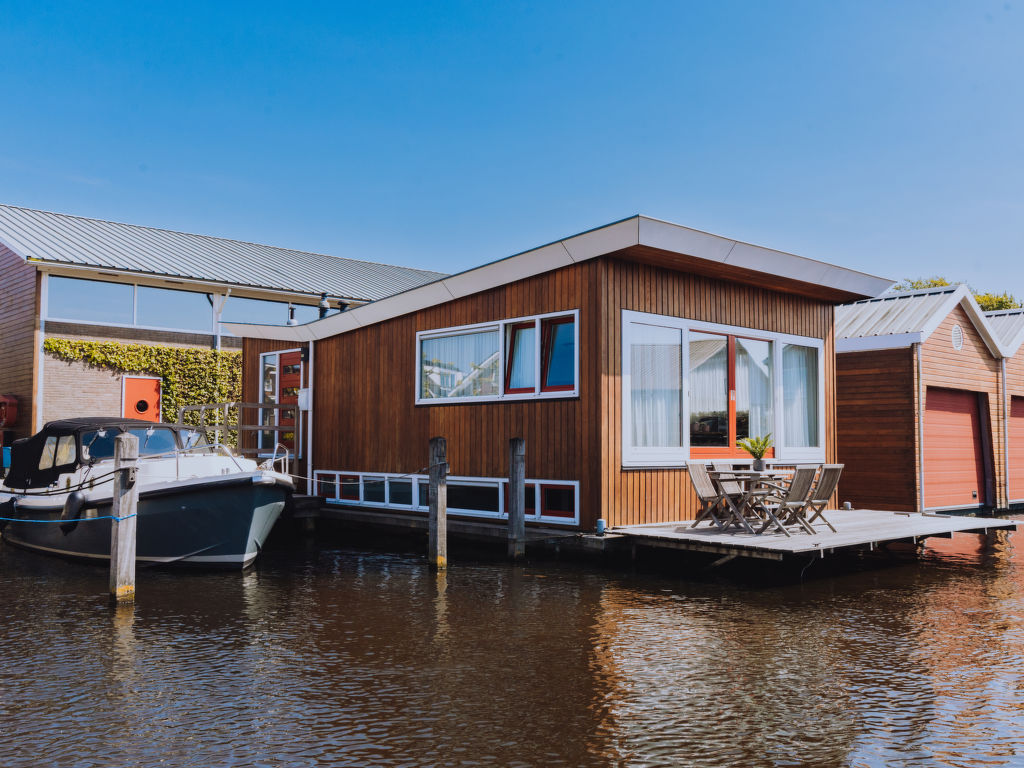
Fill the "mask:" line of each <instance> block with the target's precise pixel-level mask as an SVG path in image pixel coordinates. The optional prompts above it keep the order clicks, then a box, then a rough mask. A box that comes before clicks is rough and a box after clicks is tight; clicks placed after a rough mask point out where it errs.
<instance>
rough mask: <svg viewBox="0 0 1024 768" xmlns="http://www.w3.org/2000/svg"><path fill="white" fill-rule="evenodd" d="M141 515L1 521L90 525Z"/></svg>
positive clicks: (10, 520)
mask: <svg viewBox="0 0 1024 768" xmlns="http://www.w3.org/2000/svg"><path fill="white" fill-rule="evenodd" d="M138 516H139V513H138V512H134V513H132V514H130V515H125V516H124V517H117V516H116V515H103V516H102V517H71V518H68V519H67V520H60V519H57V520H26V519H25V518H23V517H0V520H5V521H7V522H9V523H88V522H89V521H91V520H127V519H128V518H129V517H138Z"/></svg>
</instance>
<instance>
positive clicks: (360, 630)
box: [0, 533, 1024, 768]
mask: <svg viewBox="0 0 1024 768" xmlns="http://www.w3.org/2000/svg"><path fill="white" fill-rule="evenodd" d="M1015 536H1016V537H1017V538H1018V539H1020V540H1021V544H1024V533H1021V534H1015ZM340 541H343V540H339V539H334V540H330V539H325V540H323V541H321V542H320V543H319V544H316V545H314V544H312V543H310V542H308V541H306V542H303V541H301V540H297V541H289V540H287V538H286V537H280V536H279V537H278V539H277V540H276V541H274V546H273V547H271V549H270V550H269V551H268V552H267V553H265V557H264V560H263V561H262V563H261V565H260V567H259V569H258V570H251V571H249V572H247V573H244V574H238V573H213V574H189V573H170V572H157V571H152V570H147V571H143V572H140V576H139V579H138V589H139V595H138V602H137V605H136V606H135V607H134V608H127V609H124V608H122V609H120V610H116V611H115V610H113V609H112V608H111V607H110V606H109V604H108V603H107V598H106V595H105V592H106V572H105V570H103V569H99V568H95V567H90V566H84V565H77V564H71V563H65V562H63V561H60V560H56V559H52V558H48V557H43V556H40V555H37V554H33V553H29V552H23V551H19V550H16V549H12V548H10V547H6V546H0V605H2V606H3V614H2V615H3V622H4V623H3V629H2V631H0V765H2V766H8V767H10V768H15V767H16V766H43V765H57V766H157V765H159V766H204V767H207V766H221V765H226V766H261V765H266V766H311V765H325V766H328V765H329V766H334V765H337V766H378V765H379V766H421V765H423V766H426V765H464V766H618V765H638V766H658V765H673V766H743V767H744V768H747V767H750V766H762V765H764V766H789V765H813V766H845V765H851V766H936V765H938V766H999V765H1007V766H1011V765H1014V766H1020V765H1024V604H1022V600H1024V557H1022V556H1021V555H1020V554H1019V552H1017V551H1015V550H1014V549H1013V541H1012V539H1010V540H1008V539H1007V538H1006V536H1005V534H999V535H997V536H995V537H993V538H990V539H989V540H988V541H987V543H986V542H985V541H984V540H982V539H981V538H979V537H977V536H967V535H958V536H957V538H956V539H954V540H953V541H952V542H940V544H941V545H942V547H943V549H944V550H945V551H939V550H932V551H929V552H927V553H926V554H925V555H924V557H923V558H922V560H921V561H919V562H907V563H897V564H891V565H888V566H886V567H884V568H875V569H870V570H863V569H861V570H857V571H847V572H845V573H840V574H838V575H831V576H823V575H818V576H817V577H816V578H810V579H808V580H806V581H804V582H803V583H800V582H797V581H795V580H793V579H786V580H765V579H763V578H761V577H756V578H755V577H739V578H734V579H732V580H720V581H710V580H707V579H705V580H704V581H694V580H692V579H684V578H682V577H680V576H677V575H675V576H674V575H667V574H650V573H648V574H630V573H623V572H617V571H612V570H608V571H595V570H594V569H592V568H588V567H584V566H579V565H572V564H558V563H537V564H533V565H529V566H526V567H523V568H513V567H509V566H507V565H505V564H504V563H501V562H493V561H485V560H477V561H475V562H474V561H470V560H467V559H466V555H465V554H462V555H461V556H456V557H455V558H453V559H454V560H455V563H454V565H453V567H452V569H451V570H450V571H449V572H448V573H447V575H446V576H445V575H442V576H435V575H433V574H431V573H429V572H428V571H427V569H426V568H425V566H424V561H423V559H421V558H419V557H418V556H417V555H416V554H415V553H408V554H389V553H385V552H381V551H374V550H372V549H366V548H363V549H359V548H355V547H352V546H349V547H346V546H344V545H343V544H342V543H339V542H340ZM951 545H952V546H951ZM1019 549H1024V546H1019ZM817 567H818V566H817V565H816V566H815V568H817ZM809 575H814V572H813V571H812V572H811V573H810V574H809Z"/></svg>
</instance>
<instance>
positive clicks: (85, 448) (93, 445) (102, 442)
mask: <svg viewBox="0 0 1024 768" xmlns="http://www.w3.org/2000/svg"><path fill="white" fill-rule="evenodd" d="M118 434H120V433H119V432H118V431H117V430H116V429H94V430H91V431H89V432H83V433H82V454H81V455H82V461H100V460H101V459H110V458H113V456H114V438H115V437H117V436H118Z"/></svg>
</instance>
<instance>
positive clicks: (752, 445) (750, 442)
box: [736, 432, 774, 472]
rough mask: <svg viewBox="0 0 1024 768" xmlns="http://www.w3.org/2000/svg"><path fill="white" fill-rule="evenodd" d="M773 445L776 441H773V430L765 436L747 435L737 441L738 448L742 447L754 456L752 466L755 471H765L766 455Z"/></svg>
mask: <svg viewBox="0 0 1024 768" xmlns="http://www.w3.org/2000/svg"><path fill="white" fill-rule="evenodd" d="M772 445H774V443H773V442H772V434H771V432H769V433H768V434H767V435H764V436H763V437H745V438H743V439H742V440H740V441H739V442H738V443H736V446H737V447H738V448H742V449H743V450H744V451H746V452H747V453H749V454H750V455H751V456H753V457H754V464H753V467H751V468H752V469H753V470H754V471H755V472H764V456H765V454H766V453H768V451H769V450H770V449H771V447H772Z"/></svg>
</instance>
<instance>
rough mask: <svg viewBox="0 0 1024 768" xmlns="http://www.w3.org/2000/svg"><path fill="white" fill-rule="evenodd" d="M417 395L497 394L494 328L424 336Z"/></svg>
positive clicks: (496, 345) (465, 395)
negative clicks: (425, 337) (430, 336)
mask: <svg viewBox="0 0 1024 768" xmlns="http://www.w3.org/2000/svg"><path fill="white" fill-rule="evenodd" d="M421 344H422V346H421V348H420V361H421V363H420V366H421V367H420V396H421V397H423V398H448V397H483V396H488V395H492V396H493V395H497V394H498V358H499V351H500V350H499V348H498V344H499V340H498V332H497V331H482V332H479V333H461V334H457V335H453V336H440V337H436V338H432V339H423V341H422V342H421Z"/></svg>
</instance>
